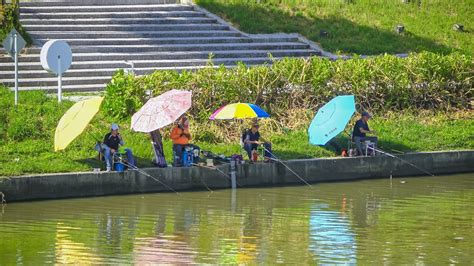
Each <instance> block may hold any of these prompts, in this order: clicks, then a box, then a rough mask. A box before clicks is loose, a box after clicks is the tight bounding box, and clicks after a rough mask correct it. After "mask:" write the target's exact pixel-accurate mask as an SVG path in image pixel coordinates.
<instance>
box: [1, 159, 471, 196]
mask: <svg viewBox="0 0 474 266" xmlns="http://www.w3.org/2000/svg"><path fill="white" fill-rule="evenodd" d="M399 157H400V158H403V159H404V160H407V161H409V162H411V163H413V164H415V165H416V166H418V167H419V168H422V169H425V170H427V171H429V172H431V173H433V174H435V175H441V174H451V173H463V172H474V151H449V152H425V153H413V154H405V155H402V156H399ZM285 164H286V165H288V166H289V167H290V168H291V169H293V170H294V171H295V172H296V173H297V174H298V175H300V176H301V177H302V178H304V179H305V180H307V181H308V182H310V183H317V182H334V181H349V180H361V179H370V178H388V177H389V176H390V175H393V177H401V176H417V175H426V174H425V173H423V172H422V171H420V170H419V169H416V168H415V167H412V166H410V165H408V164H407V163H404V162H402V161H401V160H398V159H394V158H391V157H388V156H377V157H356V158H324V159H311V160H290V161H285ZM219 170H221V171H222V172H224V173H225V174H227V175H228V174H229V172H230V171H229V166H228V165H221V166H219ZM144 171H146V172H147V173H148V174H149V175H151V176H153V177H154V178H156V179H158V180H159V181H160V182H162V183H160V182H158V181H156V180H154V179H153V178H151V177H149V176H146V175H144V174H142V173H140V172H138V171H126V172H122V173H117V172H112V173H105V172H101V173H94V172H86V173H84V172H83V173H65V174H47V175H34V176H19V177H12V178H4V179H0V192H2V193H3V194H4V195H5V200H6V201H7V202H13V201H24V200H40V199H57V198H73V197H90V196H103V195H119V194H131V193H146V192H169V191H170V188H169V187H171V188H172V189H174V190H176V191H183V190H205V189H207V188H206V186H208V187H209V188H211V189H218V188H229V187H230V186H231V181H230V178H229V176H225V175H224V174H223V173H221V172H219V171H217V170H215V169H208V168H203V167H191V168H171V167H170V168H165V169H158V168H156V169H155V168H148V169H144ZM163 183H164V184H166V186H165V185H164V184H163ZM237 183H238V187H257V186H268V187H270V186H281V185H290V184H303V182H302V181H301V180H300V179H298V177H296V176H295V175H294V174H293V173H292V172H291V171H290V170H288V169H287V168H286V167H285V166H284V165H282V164H281V163H256V164H244V165H238V166H237Z"/></svg>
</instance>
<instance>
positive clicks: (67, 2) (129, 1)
mask: <svg viewBox="0 0 474 266" xmlns="http://www.w3.org/2000/svg"><path fill="white" fill-rule="evenodd" d="M179 3H180V1H179V0H61V1H49V0H28V2H26V1H20V6H21V7H39V6H78V5H91V6H97V5H99V6H103V5H137V4H138V5H145V4H155V5H158V4H179Z"/></svg>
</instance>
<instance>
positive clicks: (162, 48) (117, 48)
mask: <svg viewBox="0 0 474 266" xmlns="http://www.w3.org/2000/svg"><path fill="white" fill-rule="evenodd" d="M306 48H309V46H308V45H307V44H304V43H297V42H282V43H278V42H277V43H203V44H170V45H100V46H72V47H71V49H72V52H73V54H75V53H81V54H84V53H130V54H133V53H137V52H140V53H156V52H178V51H179V52H183V51H232V50H277V49H283V50H289V49H306ZM40 52H41V48H40V47H33V48H29V49H27V50H26V51H25V53H27V54H39V53H40Z"/></svg>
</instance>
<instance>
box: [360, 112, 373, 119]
mask: <svg viewBox="0 0 474 266" xmlns="http://www.w3.org/2000/svg"><path fill="white" fill-rule="evenodd" d="M362 116H367V117H368V118H371V117H372V116H371V115H370V114H369V112H367V111H364V112H362Z"/></svg>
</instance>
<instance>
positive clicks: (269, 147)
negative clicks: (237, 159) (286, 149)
mask: <svg viewBox="0 0 474 266" xmlns="http://www.w3.org/2000/svg"><path fill="white" fill-rule="evenodd" d="M263 147H264V148H265V152H264V156H265V158H273V156H272V144H271V143H269V142H265V143H263ZM257 148H258V145H257V144H253V143H246V144H244V150H245V151H246V152H247V155H248V156H249V160H252V151H253V150H256V149H257Z"/></svg>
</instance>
